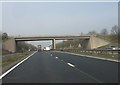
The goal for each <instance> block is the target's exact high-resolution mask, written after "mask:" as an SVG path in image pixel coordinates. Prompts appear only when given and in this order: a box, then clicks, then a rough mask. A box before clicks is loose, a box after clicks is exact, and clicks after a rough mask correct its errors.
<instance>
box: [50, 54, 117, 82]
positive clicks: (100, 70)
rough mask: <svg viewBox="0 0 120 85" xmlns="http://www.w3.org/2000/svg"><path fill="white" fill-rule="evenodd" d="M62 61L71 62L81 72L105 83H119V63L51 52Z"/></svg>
mask: <svg viewBox="0 0 120 85" xmlns="http://www.w3.org/2000/svg"><path fill="white" fill-rule="evenodd" d="M51 53H52V54H53V56H57V57H58V58H59V59H60V60H63V61H65V62H70V63H72V64H74V65H75V66H76V68H78V69H80V70H81V71H83V72H85V73H88V74H90V75H91V76H93V77H94V78H96V79H98V80H100V81H102V82H104V83H116V82H118V63H117V62H113V61H106V60H100V59H95V58H89V57H82V56H77V55H71V54H66V53H60V52H51Z"/></svg>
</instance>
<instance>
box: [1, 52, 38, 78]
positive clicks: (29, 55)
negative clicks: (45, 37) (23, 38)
mask: <svg viewBox="0 0 120 85" xmlns="http://www.w3.org/2000/svg"><path fill="white" fill-rule="evenodd" d="M36 52H37V51H35V52H34V53H32V54H31V55H29V56H28V57H27V58H25V59H23V60H22V61H20V62H19V63H17V64H16V65H15V66H13V67H12V68H10V69H9V70H7V71H6V72H5V73H3V74H2V75H1V76H0V79H2V78H3V77H4V76H5V75H7V74H8V73H9V72H11V71H12V70H13V69H15V68H16V67H18V66H19V65H20V64H21V63H23V62H24V61H26V60H27V59H28V58H30V57H31V56H33V55H34V54H35V53H36Z"/></svg>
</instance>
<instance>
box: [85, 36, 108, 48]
mask: <svg viewBox="0 0 120 85" xmlns="http://www.w3.org/2000/svg"><path fill="white" fill-rule="evenodd" d="M109 43H110V42H108V41H105V40H103V39H101V38H97V37H95V36H93V35H92V36H90V39H89V40H88V44H87V49H95V48H98V47H101V46H105V45H108V44H109Z"/></svg>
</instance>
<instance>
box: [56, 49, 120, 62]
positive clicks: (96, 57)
mask: <svg viewBox="0 0 120 85" xmlns="http://www.w3.org/2000/svg"><path fill="white" fill-rule="evenodd" d="M56 52H60V51H56ZM61 53H67V54H72V55H77V56H84V57H89V58H95V59H101V60H107V61H113V62H117V63H118V62H120V61H118V60H113V59H107V58H100V57H94V56H89V55H81V54H75V53H69V52H61Z"/></svg>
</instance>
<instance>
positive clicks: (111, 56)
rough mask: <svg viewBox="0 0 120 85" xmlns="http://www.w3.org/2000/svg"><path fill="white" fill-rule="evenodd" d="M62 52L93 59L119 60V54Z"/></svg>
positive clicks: (79, 51)
mask: <svg viewBox="0 0 120 85" xmlns="http://www.w3.org/2000/svg"><path fill="white" fill-rule="evenodd" d="M64 52H70V53H76V54H81V55H87V56H94V57H100V58H107V59H113V60H120V56H119V54H109V53H107V54H106V53H93V52H92V53H90V52H81V50H80V49H65V50H64Z"/></svg>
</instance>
